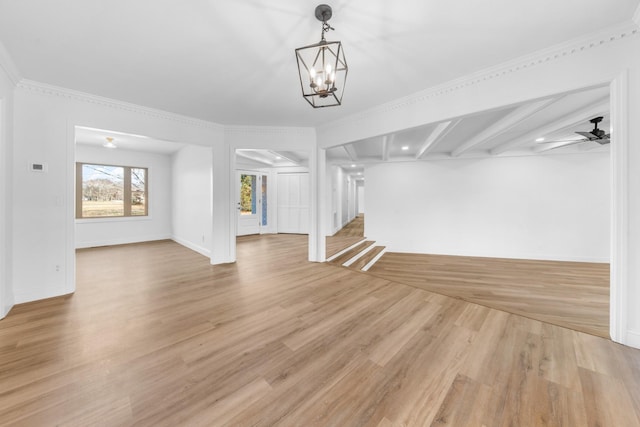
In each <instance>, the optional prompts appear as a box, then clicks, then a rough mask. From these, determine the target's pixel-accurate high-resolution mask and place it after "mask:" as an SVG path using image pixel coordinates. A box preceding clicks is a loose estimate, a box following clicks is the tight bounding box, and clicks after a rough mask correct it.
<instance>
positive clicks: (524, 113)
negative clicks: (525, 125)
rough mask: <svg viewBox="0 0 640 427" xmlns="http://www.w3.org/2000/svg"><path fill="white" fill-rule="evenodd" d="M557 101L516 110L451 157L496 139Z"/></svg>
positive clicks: (545, 101) (538, 102)
mask: <svg viewBox="0 0 640 427" xmlns="http://www.w3.org/2000/svg"><path fill="white" fill-rule="evenodd" d="M557 99H558V98H556V99H553V98H552V99H544V100H542V101H537V102H533V103H531V104H525V105H522V106H520V107H518V108H516V109H515V110H513V111H512V112H510V113H509V114H507V115H506V116H504V117H503V118H501V119H500V120H498V121H497V122H495V123H493V124H492V125H491V126H489V127H487V128H486V129H484V130H483V131H481V132H480V133H478V134H476V135H475V136H474V137H473V138H471V139H470V140H468V141H467V142H465V143H464V144H462V145H461V146H459V147H458V148H456V149H455V150H453V151H452V152H451V155H452V156H453V157H458V156H460V155H461V154H462V153H464V152H465V151H469V150H471V149H472V148H474V147H477V146H478V145H480V144H482V143H484V142H486V141H488V140H490V139H492V138H495V137H496V136H498V135H500V134H501V133H504V132H506V131H508V130H509V129H511V128H512V127H514V126H515V125H517V124H518V123H520V122H522V121H523V120H524V119H526V118H527V117H530V116H532V115H533V114H535V113H537V112H538V111H540V110H542V109H543V108H545V107H547V106H548V105H549V104H551V103H553V102H555V101H556V100H557Z"/></svg>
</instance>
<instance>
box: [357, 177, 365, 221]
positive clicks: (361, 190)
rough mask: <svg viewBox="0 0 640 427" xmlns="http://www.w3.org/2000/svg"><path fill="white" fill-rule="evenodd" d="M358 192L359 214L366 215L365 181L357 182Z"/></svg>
mask: <svg viewBox="0 0 640 427" xmlns="http://www.w3.org/2000/svg"><path fill="white" fill-rule="evenodd" d="M356 188H357V192H358V213H359V214H363V213H364V180H359V181H358V182H357V186H356Z"/></svg>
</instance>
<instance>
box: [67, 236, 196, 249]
mask: <svg viewBox="0 0 640 427" xmlns="http://www.w3.org/2000/svg"><path fill="white" fill-rule="evenodd" d="M158 240H174V239H173V236H171V235H170V234H151V235H148V236H142V237H135V238H133V239H131V238H127V237H118V238H117V239H105V240H96V241H93V242H82V243H79V244H78V245H77V246H76V249H86V248H97V247H100V246H115V245H130V244H132V243H144V242H154V241H158ZM178 243H180V244H181V245H182V242H178ZM183 246H187V245H183ZM187 247H189V246H187ZM189 249H192V248H191V247H189ZM194 250H195V249H194Z"/></svg>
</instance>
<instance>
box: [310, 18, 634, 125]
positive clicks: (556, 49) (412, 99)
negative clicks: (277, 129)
mask: <svg viewBox="0 0 640 427" xmlns="http://www.w3.org/2000/svg"><path fill="white" fill-rule="evenodd" d="M637 19H640V7H639V8H638V9H637V10H636V14H635V15H634V21H635V20H637ZM639 34H640V29H639V28H638V25H635V24H634V23H632V22H630V21H627V22H624V23H621V24H617V25H614V26H610V27H607V28H605V29H604V30H601V31H597V32H594V33H590V34H587V35H585V36H582V37H578V38H574V39H571V40H568V41H566V42H563V43H559V44H556V45H553V46H551V47H548V48H545V49H541V50H538V51H536V52H533V53H531V54H527V55H523V56H520V57H518V58H515V59H513V60H510V61H506V62H502V63H500V64H497V65H495V66H492V67H488V68H484V69H482V70H479V71H477V72H475V73H471V74H468V75H466V76H463V77H460V78H458V79H454V80H450V81H448V82H445V83H443V84H440V85H436V86H433V87H431V88H429V89H425V90H422V91H419V92H416V93H413V94H411V95H408V96H406V97H403V98H398V99H396V100H395V101H391V102H388V103H386V104H382V105H379V106H376V107H373V108H370V109H367V110H364V111H361V112H359V113H355V114H353V115H350V116H346V117H342V118H340V119H338V120H334V121H331V122H328V123H324V124H322V125H320V126H318V127H317V129H318V132H323V131H324V129H329V128H333V129H335V128H339V127H344V126H353V123H354V122H358V121H363V120H366V119H367V118H368V117H371V116H372V115H377V114H385V113H388V112H390V111H393V110H398V109H402V108H405V107H407V106H409V105H412V104H420V103H422V102H424V101H426V100H428V99H431V98H436V97H438V96H441V95H445V94H448V93H451V92H454V91H457V90H460V89H464V88H467V87H469V86H473V85H476V84H478V83H482V82H484V81H487V80H492V79H495V78H498V77H501V76H504V75H507V74H511V73H516V72H518V71H521V70H525V69H530V68H533V67H535V66H537V65H540V64H544V63H547V62H550V61H555V60H557V59H561V58H565V57H567V56H570V55H573V54H576V53H580V52H583V51H586V50H589V49H592V48H595V47H599V46H602V45H603V44H607V43H615V42H617V41H620V40H623V39H627V38H629V37H633V36H637V35H639Z"/></svg>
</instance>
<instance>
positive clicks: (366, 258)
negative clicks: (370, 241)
mask: <svg viewBox="0 0 640 427" xmlns="http://www.w3.org/2000/svg"><path fill="white" fill-rule="evenodd" d="M384 248H385V247H384V246H376V247H374V248H373V249H371V250H370V251H369V252H367V253H366V254H364V255H363V256H362V257H361V258H359V259H358V260H357V261H356V262H354V263H353V264H351V265H350V266H349V268H352V269H354V270H362V269H363V268H364V266H365V265H367V264H369V262H370V261H371V260H372V259H374V258H375V257H376V256H377V255H378V254H379V253H380V252H382V251H383V250H384Z"/></svg>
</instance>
